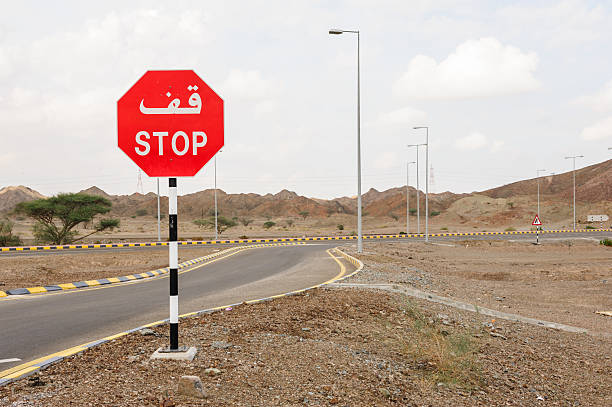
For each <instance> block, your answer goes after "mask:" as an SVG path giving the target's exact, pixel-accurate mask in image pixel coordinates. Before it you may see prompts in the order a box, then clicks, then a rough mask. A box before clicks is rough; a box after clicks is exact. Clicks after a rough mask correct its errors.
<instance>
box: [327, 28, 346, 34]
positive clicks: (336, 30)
mask: <svg viewBox="0 0 612 407" xmlns="http://www.w3.org/2000/svg"><path fill="white" fill-rule="evenodd" d="M343 32H344V31H342V30H338V29H337V28H332V29H331V30H329V33H330V34H333V35H339V34H342V33H343Z"/></svg>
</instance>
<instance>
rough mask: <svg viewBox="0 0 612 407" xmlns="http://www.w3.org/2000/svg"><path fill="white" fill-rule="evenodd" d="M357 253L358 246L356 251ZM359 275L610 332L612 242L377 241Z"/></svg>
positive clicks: (369, 280)
mask: <svg viewBox="0 0 612 407" xmlns="http://www.w3.org/2000/svg"><path fill="white" fill-rule="evenodd" d="M352 254H355V253H352ZM359 257H360V258H361V260H362V261H364V263H366V265H367V268H368V269H369V270H370V272H369V273H362V274H360V275H358V276H356V277H355V279H354V281H355V282H367V283H389V282H391V283H399V284H409V285H412V286H415V287H417V288H420V289H423V290H424V291H430V292H434V293H437V294H439V295H443V296H447V297H452V298H454V299H458V300H463V301H466V302H469V303H472V304H476V305H479V306H483V307H487V308H493V309H496V310H499V311H503V312H509V313H516V314H520V315H523V316H528V317H533V318H539V319H543V320H547V321H551V322H559V323H563V324H567V325H573V326H578V327H582V328H586V329H588V330H589V331H593V332H598V333H601V334H605V335H609V336H612V318H610V317H606V316H602V315H599V314H595V311H612V248H610V247H606V246H603V245H600V244H599V243H598V242H596V241H591V240H567V241H559V240H546V239H544V240H543V244H542V245H540V246H535V245H533V244H531V242H529V241H515V242H507V241H462V242H451V241H448V242H444V244H440V245H435V244H424V243H415V242H410V243H403V242H402V243H372V244H368V245H366V247H365V251H364V253H363V255H361V256H359Z"/></svg>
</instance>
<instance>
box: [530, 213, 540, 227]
mask: <svg viewBox="0 0 612 407" xmlns="http://www.w3.org/2000/svg"><path fill="white" fill-rule="evenodd" d="M531 224H532V225H533V226H542V221H541V220H540V217H539V216H538V215H536V216H535V218H533V222H531Z"/></svg>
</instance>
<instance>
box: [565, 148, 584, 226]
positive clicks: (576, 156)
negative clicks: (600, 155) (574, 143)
mask: <svg viewBox="0 0 612 407" xmlns="http://www.w3.org/2000/svg"><path fill="white" fill-rule="evenodd" d="M576 158H584V156H583V155H572V156H569V157H565V159H566V160H569V159H572V160H573V161H574V169H573V171H572V174H573V175H574V230H576Z"/></svg>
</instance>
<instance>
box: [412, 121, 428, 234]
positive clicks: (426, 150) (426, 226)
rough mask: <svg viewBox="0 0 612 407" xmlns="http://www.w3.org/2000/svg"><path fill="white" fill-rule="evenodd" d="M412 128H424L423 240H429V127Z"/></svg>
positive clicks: (416, 128)
mask: <svg viewBox="0 0 612 407" xmlns="http://www.w3.org/2000/svg"><path fill="white" fill-rule="evenodd" d="M413 129H415V130H418V129H425V241H426V242H429V127H428V126H415V127H413Z"/></svg>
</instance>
